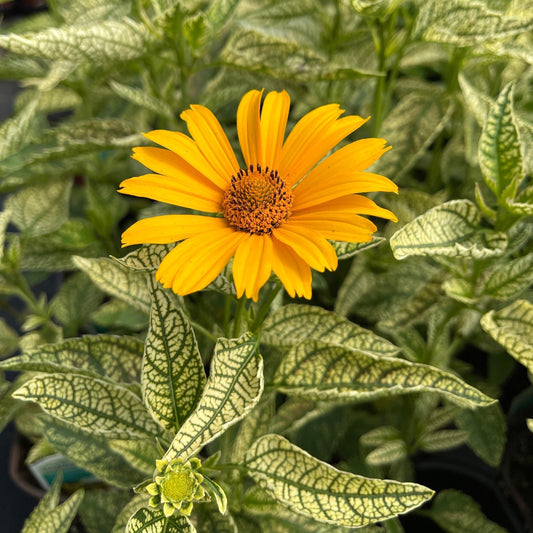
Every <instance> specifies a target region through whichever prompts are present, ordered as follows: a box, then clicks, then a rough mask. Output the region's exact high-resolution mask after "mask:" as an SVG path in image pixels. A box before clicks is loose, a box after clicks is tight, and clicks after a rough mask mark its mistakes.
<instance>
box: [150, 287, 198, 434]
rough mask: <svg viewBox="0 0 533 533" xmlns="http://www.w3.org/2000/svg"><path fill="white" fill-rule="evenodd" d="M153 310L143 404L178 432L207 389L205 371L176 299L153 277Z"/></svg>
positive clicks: (168, 426) (159, 420) (157, 417)
mask: <svg viewBox="0 0 533 533" xmlns="http://www.w3.org/2000/svg"><path fill="white" fill-rule="evenodd" d="M150 285H151V289H152V311H151V313H150V329H149V331H148V336H147V338H146V342H145V346H144V358H143V369H142V386H143V398H144V403H145V404H146V405H147V406H148V409H149V410H150V412H151V413H152V416H153V417H154V418H155V419H156V420H157V421H158V422H159V423H160V424H161V425H162V426H163V427H164V428H166V429H168V430H171V431H172V432H173V433H175V432H176V431H178V429H179V427H180V426H181V425H182V424H183V422H184V421H185V419H186V418H187V417H188V416H189V415H190V414H191V412H192V410H193V409H194V408H195V407H196V404H197V403H198V400H199V399H200V396H201V394H202V391H203V390H204V387H205V381H206V378H205V371H204V366H203V362H202V356H201V355H200V352H199V350H198V344H197V343H196V337H195V336H194V331H193V329H192V327H191V325H190V324H189V322H188V320H187V318H186V317H185V313H184V312H183V311H182V310H181V309H180V308H179V304H178V301H177V298H176V296H175V295H174V293H173V292H172V291H169V290H166V289H164V288H163V287H162V286H161V285H160V284H159V283H157V282H156V281H155V280H154V279H153V278H150Z"/></svg>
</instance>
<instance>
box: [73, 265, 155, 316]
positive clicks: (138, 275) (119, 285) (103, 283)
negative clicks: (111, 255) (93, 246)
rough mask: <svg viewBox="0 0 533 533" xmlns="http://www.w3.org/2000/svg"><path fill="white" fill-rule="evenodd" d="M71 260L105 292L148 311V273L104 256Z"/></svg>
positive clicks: (149, 299) (149, 300) (149, 301)
mask: <svg viewBox="0 0 533 533" xmlns="http://www.w3.org/2000/svg"><path fill="white" fill-rule="evenodd" d="M72 261H73V262H74V264H75V265H76V266H77V267H78V268H79V269H80V270H83V272H85V273H86V274H87V275H88V276H89V277H90V278H91V279H92V280H93V282H94V283H95V284H96V285H97V286H98V287H99V288H100V289H102V290H103V291H104V292H106V293H107V294H110V295H111V296H116V297H117V298H119V299H120V300H123V301H125V302H127V303H129V304H130V305H132V306H133V307H135V308H136V309H139V310H140V311H144V312H145V313H148V312H149V311H150V303H151V298H150V291H149V290H148V275H147V274H146V273H145V272H134V271H131V270H129V269H128V268H126V267H123V266H121V265H120V264H118V263H117V262H116V261H113V260H112V259H107V258H105V257H102V258H98V259H88V258H85V257H80V256H74V257H73V258H72Z"/></svg>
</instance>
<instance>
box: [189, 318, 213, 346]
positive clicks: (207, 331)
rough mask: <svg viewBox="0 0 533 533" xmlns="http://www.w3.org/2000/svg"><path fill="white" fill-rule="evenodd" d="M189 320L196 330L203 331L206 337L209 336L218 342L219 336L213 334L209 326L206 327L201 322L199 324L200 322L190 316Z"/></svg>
mask: <svg viewBox="0 0 533 533" xmlns="http://www.w3.org/2000/svg"><path fill="white" fill-rule="evenodd" d="M189 322H190V324H191V326H192V327H193V328H194V330H195V331H197V332H198V333H201V334H202V335H203V336H204V337H207V338H208V339H210V340H212V341H213V342H216V341H217V340H218V337H217V336H216V335H213V333H211V332H210V331H209V330H208V329H207V328H204V326H202V325H201V324H198V322H195V321H194V320H191V319H190V318H189Z"/></svg>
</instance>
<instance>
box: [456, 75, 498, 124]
mask: <svg viewBox="0 0 533 533" xmlns="http://www.w3.org/2000/svg"><path fill="white" fill-rule="evenodd" d="M458 80H459V86H460V87H461V91H462V93H463V97H464V99H465V103H466V105H467V107H468V109H469V111H471V112H472V114H473V115H474V117H475V118H476V121H477V123H478V124H479V125H480V126H481V127H483V126H484V125H485V120H486V119H487V115H488V113H489V109H490V108H491V107H492V106H493V105H494V102H493V100H492V98H491V97H490V96H488V95H486V94H484V93H483V92H481V91H480V90H479V89H478V88H477V87H475V85H474V84H473V83H472V82H471V81H470V79H469V78H468V76H467V75H466V74H465V73H464V72H460V73H459V76H458Z"/></svg>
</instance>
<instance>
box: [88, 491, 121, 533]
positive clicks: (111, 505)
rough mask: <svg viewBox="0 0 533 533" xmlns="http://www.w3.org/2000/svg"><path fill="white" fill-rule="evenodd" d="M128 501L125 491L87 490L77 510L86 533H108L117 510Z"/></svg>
mask: <svg viewBox="0 0 533 533" xmlns="http://www.w3.org/2000/svg"><path fill="white" fill-rule="evenodd" d="M130 499H131V495H130V492H129V491H127V490H117V489H110V488H109V487H105V488H101V489H92V490H88V491H87V492H86V493H85V497H84V498H83V502H82V504H81V505H80V508H79V516H80V518H81V522H82V524H83V526H84V528H85V531H86V533H110V531H111V528H112V527H113V525H114V523H115V520H116V518H117V510H118V509H122V508H123V507H124V506H125V505H126V504H127V503H128V501H129V500H130ZM121 533H124V532H123V531H122V532H121Z"/></svg>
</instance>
